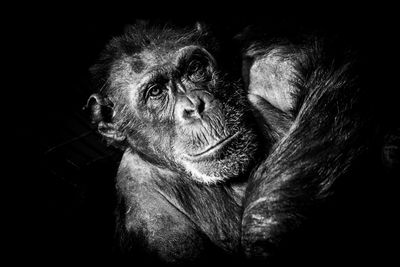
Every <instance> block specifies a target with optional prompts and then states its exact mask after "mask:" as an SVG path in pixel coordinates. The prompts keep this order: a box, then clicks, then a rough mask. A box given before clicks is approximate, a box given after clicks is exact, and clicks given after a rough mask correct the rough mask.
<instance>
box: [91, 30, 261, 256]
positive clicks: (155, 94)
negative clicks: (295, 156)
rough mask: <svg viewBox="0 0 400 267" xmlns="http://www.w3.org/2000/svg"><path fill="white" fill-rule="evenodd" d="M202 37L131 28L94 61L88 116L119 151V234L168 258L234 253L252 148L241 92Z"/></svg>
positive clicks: (254, 145)
mask: <svg viewBox="0 0 400 267" xmlns="http://www.w3.org/2000/svg"><path fill="white" fill-rule="evenodd" d="M144 32H145V34H143V33H144ZM206 35H207V34H206V33H205V32H203V30H202V29H195V30H183V31H172V30H171V31H169V30H165V29H164V30H160V29H141V28H140V27H139V26H136V28H134V27H132V28H131V29H130V30H128V32H127V33H126V34H125V35H124V36H122V37H120V38H117V39H114V40H113V41H112V42H111V43H110V44H109V45H108V47H107V48H106V51H105V53H104V54H103V57H102V58H101V59H100V61H99V63H98V64H97V65H95V66H94V67H93V68H92V70H93V73H94V75H95V79H96V80H97V81H98V82H99V86H100V87H101V88H102V89H101V91H100V92H99V93H98V94H95V95H93V96H92V97H91V103H92V110H93V121H94V122H95V123H97V125H98V130H99V132H100V133H101V134H102V135H103V136H105V137H106V138H107V140H108V141H109V142H110V143H113V144H117V145H118V146H121V147H122V148H123V149H124V150H125V153H124V156H123V158H122V160H121V164H120V168H119V172H118V175H117V189H118V192H119V194H120V199H121V203H120V207H122V208H121V211H120V213H119V217H118V218H119V220H118V221H119V225H120V228H119V229H120V230H119V232H120V236H121V237H122V239H123V240H125V241H126V240H128V241H126V242H127V243H131V241H129V240H142V242H134V243H135V244H134V245H133V246H134V247H135V249H134V250H138V249H139V248H138V247H141V248H142V249H144V250H145V251H146V253H147V254H148V253H150V254H151V255H153V254H154V255H156V257H155V258H159V259H161V260H162V261H167V262H176V261H192V260H196V259H199V258H204V257H202V256H200V255H203V254H210V253H211V254H213V253H215V251H221V253H218V255H219V256H222V255H224V254H225V253H229V254H231V253H232V252H238V250H239V240H240V238H239V231H240V218H239V216H240V202H241V200H240V199H241V198H242V196H243V189H244V186H245V180H244V179H243V178H245V177H247V176H248V172H249V170H251V167H252V165H254V163H255V160H254V159H255V157H256V155H257V153H258V150H259V146H258V145H257V144H258V143H259V140H258V139H257V138H258V137H257V135H256V132H257V130H256V129H255V128H254V125H252V123H253V120H251V119H249V118H251V113H250V109H249V108H246V107H248V102H247V101H248V100H247V99H246V96H245V92H244V90H243V88H240V87H239V86H238V85H237V84H235V83H234V82H230V81H229V80H227V79H226V75H225V74H223V73H222V72H221V70H220V69H219V67H218V65H217V62H216V59H215V58H214V57H213V56H212V55H211V53H210V52H209V51H211V48H210V49H209V48H207V47H206V45H205V44H208V45H211V46H212V44H209V43H204V42H203V41H202V38H205V37H206ZM143 38H144V39H143ZM207 42H208V41H207ZM142 43H145V44H146V45H145V46H141V44H142ZM104 74H106V75H107V76H106V77H103V76H102V75H104ZM93 100H94V101H93ZM228 178H229V181H227V182H224V183H222V182H223V181H225V180H227V179H228ZM233 181H235V182H233ZM129 236H130V237H129ZM132 236H133V237H132ZM126 242H125V244H123V245H122V246H123V247H125V248H127V247H129V246H130V245H127V244H126ZM128 250H129V249H128ZM234 258H235V257H234Z"/></svg>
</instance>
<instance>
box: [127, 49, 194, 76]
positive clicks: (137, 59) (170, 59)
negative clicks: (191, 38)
mask: <svg viewBox="0 0 400 267" xmlns="http://www.w3.org/2000/svg"><path fill="white" fill-rule="evenodd" d="M193 48H200V47H198V46H174V45H172V44H171V45H164V46H159V47H156V48H154V47H153V48H152V49H145V50H143V51H142V52H141V53H139V54H135V55H133V56H131V57H130V60H129V61H130V62H131V63H130V66H131V68H132V70H133V71H134V72H135V73H137V74H142V73H143V72H147V71H149V70H152V69H154V68H159V67H168V66H169V67H172V66H174V65H175V66H176V65H178V63H179V61H178V59H179V58H180V57H182V55H183V54H185V52H186V50H190V49H193Z"/></svg>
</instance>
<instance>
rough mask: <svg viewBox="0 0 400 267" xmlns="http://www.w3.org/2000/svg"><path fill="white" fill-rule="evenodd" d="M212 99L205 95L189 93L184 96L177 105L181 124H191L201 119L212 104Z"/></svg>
mask: <svg viewBox="0 0 400 267" xmlns="http://www.w3.org/2000/svg"><path fill="white" fill-rule="evenodd" d="M210 101H211V99H210V97H209V96H207V95H206V94H205V93H189V94H185V95H182V96H181V97H180V98H179V99H178V102H177V104H176V115H177V117H178V118H177V119H178V120H179V121H181V122H191V121H193V120H196V119H201V118H202V115H203V114H204V112H205V111H206V110H207V109H208V107H209V104H210Z"/></svg>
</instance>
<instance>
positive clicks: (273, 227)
mask: <svg viewBox="0 0 400 267" xmlns="http://www.w3.org/2000/svg"><path fill="white" fill-rule="evenodd" d="M208 38H210V36H209V34H208V33H204V32H201V31H200V32H198V31H193V30H192V31H190V30H189V31H188V30H183V31H181V30H172V29H170V28H152V29H149V28H147V26H144V27H143V26H137V27H136V28H132V29H128V32H127V34H126V35H124V36H122V37H121V38H117V39H114V40H112V41H111V43H110V44H109V45H108V46H107V48H106V50H105V53H104V54H103V55H102V57H101V59H100V62H99V63H98V64H97V65H95V66H94V68H93V69H92V70H93V72H94V79H95V81H96V82H98V88H101V89H100V94H101V95H102V97H103V98H104V99H108V98H114V101H115V99H117V100H118V101H122V99H123V98H124V96H123V95H120V94H121V93H120V92H119V91H118V90H116V89H115V88H112V87H110V86H109V84H108V83H109V75H110V68H111V65H112V63H113V62H114V61H115V60H116V59H118V58H120V57H121V56H122V55H123V54H124V55H133V54H135V53H138V52H139V53H140V51H142V49H144V48H145V47H147V46H149V45H150V43H151V42H150V41H149V40H152V41H153V42H152V44H151V45H156V46H161V47H165V45H163V44H164V43H165V42H170V41H172V43H175V44H176V45H177V46H180V47H181V46H185V45H190V44H197V45H199V46H202V47H203V48H205V49H207V51H208V52H210V53H211V54H212V55H217V54H216V53H217V52H218V51H216V50H215V49H214V48H215V47H217V46H215V40H214V39H212V38H211V39H208ZM248 47H249V48H248V49H247V50H246V52H245V55H246V56H245V61H244V72H243V73H244V74H245V77H244V81H245V83H246V84H247V85H248V84H249V77H248V76H247V74H248V73H249V71H250V67H251V65H252V64H253V62H254V61H255V60H257V59H258V58H260V57H263V56H265V55H268V54H269V53H270V52H271V51H272V50H273V49H278V50H279V53H278V56H279V57H281V58H285V59H287V60H290V62H291V63H293V72H294V73H295V75H294V78H293V80H292V81H290V82H291V84H292V85H293V86H294V88H295V90H294V91H293V92H291V95H292V98H293V103H294V105H293V107H292V108H291V109H290V110H288V111H282V110H280V109H278V108H276V107H274V106H273V105H272V104H270V103H269V102H268V100H267V99H260V103H259V105H258V104H257V105H255V104H254V103H253V106H250V104H249V103H247V104H246V105H248V106H246V108H245V110H246V111H248V110H250V109H252V110H253V111H254V115H255V117H256V118H257V121H258V124H259V126H260V128H262V130H259V132H260V133H261V134H260V136H259V147H260V148H261V151H263V153H264V154H265V153H267V151H268V154H267V155H266V156H265V157H261V156H259V155H258V156H257V157H256V158H254V159H253V164H257V166H258V167H257V168H249V169H248V173H244V174H242V176H241V177H236V179H233V180H226V181H224V182H222V183H218V184H213V185H205V184H201V183H197V182H194V181H192V180H190V179H187V177H186V176H185V175H182V173H181V172H179V171H177V169H179V168H178V167H176V166H173V165H174V163H173V162H170V163H168V164H169V165H168V164H167V165H165V163H163V162H161V161H160V159H158V158H157V157H158V156H159V155H153V154H151V153H150V154H147V153H146V151H147V150H141V151H139V152H138V155H139V157H138V158H136V159H135V160H136V164H135V160H134V161H130V162H123V163H122V165H123V164H127V165H126V166H133V165H138V166H139V167H137V168H136V167H135V171H131V170H130V169H129V168H127V167H126V166H125V165H123V166H122V165H121V167H120V172H119V174H118V176H117V188H118V192H119V194H120V200H121V201H120V207H119V212H118V214H119V215H118V221H119V231H120V238H121V240H122V244H123V245H122V246H123V247H124V249H125V250H126V252H127V253H126V254H128V255H133V257H134V258H135V257H137V256H139V254H140V253H142V252H143V253H144V255H155V256H156V257H155V258H157V259H160V260H161V261H167V262H192V261H196V262H197V261H202V260H204V261H208V260H211V258H210V257H211V256H212V257H214V256H218V257H219V258H220V259H221V260H224V261H229V259H230V260H231V261H232V262H235V261H236V260H237V259H243V254H246V256H247V257H248V258H250V259H259V258H261V259H269V258H270V256H271V255H274V254H275V253H277V252H279V250H280V249H281V248H282V246H284V245H285V244H287V243H285V241H287V240H291V238H290V236H291V235H292V233H295V232H296V231H298V229H299V228H300V226H301V225H303V223H304V222H305V221H306V220H307V218H309V217H310V214H312V213H313V211H314V210H315V208H316V207H319V206H320V205H322V204H323V203H325V202H326V199H328V197H329V196H330V195H331V194H333V192H334V188H335V185H336V183H337V180H338V179H339V178H340V179H345V178H347V177H348V176H351V175H354V172H356V170H357V167H358V164H359V162H360V161H361V159H363V155H365V152H366V147H367V145H368V142H369V139H370V138H371V137H372V136H371V135H372V131H371V125H370V124H369V122H370V121H369V115H368V112H366V109H365V107H364V106H363V92H362V91H361V90H360V84H359V80H358V77H357V69H356V68H355V65H354V64H353V63H352V62H351V60H350V59H349V58H348V57H347V56H341V55H342V54H338V53H337V51H335V53H333V54H331V53H330V52H329V51H330V50H329V49H326V46H325V45H324V43H323V42H321V41H319V40H316V39H301V41H299V42H298V41H296V42H291V41H287V40H285V41H282V40H281V39H280V40H279V41H276V40H275V41H274V42H271V41H259V40H258V41H255V42H253V41H251V42H250V43H249V45H248ZM168 49H171V51H174V50H176V49H177V48H176V47H173V46H171V47H168ZM217 59H218V57H217ZM141 64H142V63H141V62H136V63H135V64H134V66H133V70H134V71H140V70H141V69H142V68H143V66H142V65H141ZM219 82H221V83H225V80H223V79H221V80H220V81H219ZM224 93H226V91H224V90H222V94H224ZM231 93H232V94H233V97H232V96H231V97H229V96H228V94H226V95H224V96H223V97H225V98H226V99H228V100H227V102H229V101H232V102H233V101H234V100H235V99H238V100H240V99H242V98H243V94H242V93H241V91H240V89H237V92H231ZM97 102H98V103H99V101H97ZM239 102H240V103H246V102H243V100H240V101H239ZM241 105H242V104H241ZM102 106H103V108H104V107H107V105H105V104H101V103H100V106H99V105H97V108H96V109H94V111H95V112H94V121H95V122H96V123H99V122H102V121H103V116H104V115H101V112H99V109H101V108H102ZM227 106H229V105H227ZM130 112H131V111H129V110H127V109H121V110H117V113H118V114H120V115H119V116H118V117H117V120H119V121H120V123H119V125H118V129H119V130H118V132H121V131H122V132H123V130H121V129H124V128H125V129H126V128H127V127H128V126H127V125H128V123H129V124H130V125H131V126H130V128H129V127H128V128H129V129H133V127H132V125H134V126H135V127H137V128H139V129H140V128H141V127H142V126H141V122H140V121H137V120H136V118H135V117H134V116H133V115H132V114H130ZM246 116H247V114H246ZM127 118H129V119H130V120H127ZM250 120H251V123H253V122H255V121H256V120H255V119H254V118H253V119H251V118H250ZM117 124H118V123H117ZM100 126H101V125H99V128H101V127H100ZM166 127H167V126H166ZM252 127H255V126H252ZM100 131H101V129H100ZM129 134H130V135H135V133H134V132H133V131H130V132H129ZM135 138H136V139H138V141H143V142H145V141H146V140H149V139H148V138H149V137H146V136H140V135H139V134H137V136H136V137H135ZM110 140H112V141H111V142H112V143H115V140H118V143H119V144H121V141H122V144H124V146H125V147H126V146H127V143H124V140H126V139H125V138H119V139H118V138H111V139H110ZM261 140H263V141H261ZM136 145H137V146H143V147H146V146H147V145H148V144H146V143H140V142H139V143H137V144H136ZM128 150H129V149H128ZM154 159H156V160H154ZM167 161H168V160H167ZM158 165H161V166H169V167H168V168H167V169H169V171H167V172H165V173H160V172H159V171H158V169H157V168H156V167H157V166H158ZM124 166H125V167H124ZM143 166H144V167H143ZM171 171H172V172H171ZM251 171H252V175H249V172H251ZM247 177H249V178H248V179H247ZM139 180H140V181H141V182H138V181H139ZM247 182H248V186H246V184H247ZM238 188H239V189H241V190H243V189H244V188H245V197H244V199H243V195H242V194H240V193H237V192H235V189H238ZM239 191H240V190H239ZM127 207H130V208H129V210H127ZM147 209H148V210H153V209H154V210H155V211H156V212H155V213H151V214H147V213H146V210H147ZM157 212H159V213H160V214H159V215H155V214H158V213H157ZM163 213H165V214H164V215H163ZM144 214H147V215H146V216H150V217H146V216H144ZM152 220H155V221H157V223H155V224H151V225H150V226H149V225H148V223H149V222H150V221H151V223H153V221H152ZM127 224H131V225H133V226H132V227H131V228H129V229H130V230H127V228H128V227H127ZM176 225H181V226H182V228H179V227H178V229H176V228H174V227H175V226H176ZM169 226H170V228H168V227H169ZM149 231H153V232H151V233H150V232H149ZM210 255H211V256H210ZM236 263H237V262H236Z"/></svg>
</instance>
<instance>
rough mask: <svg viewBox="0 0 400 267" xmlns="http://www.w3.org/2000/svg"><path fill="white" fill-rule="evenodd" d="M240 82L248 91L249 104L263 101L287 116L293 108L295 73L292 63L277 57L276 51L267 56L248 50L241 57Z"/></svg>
mask: <svg viewBox="0 0 400 267" xmlns="http://www.w3.org/2000/svg"><path fill="white" fill-rule="evenodd" d="M242 66H243V67H242V74H243V80H244V82H245V85H246V87H247V90H248V94H249V100H250V101H251V102H252V103H253V104H254V105H256V103H255V101H254V100H255V99H260V98H261V99H264V100H266V101H268V102H269V103H270V104H271V105H272V106H274V107H275V108H277V109H279V110H281V111H284V112H288V111H289V110H291V109H292V108H293V106H294V103H295V99H294V97H293V96H294V92H295V90H296V87H295V86H294V85H293V83H292V82H293V80H294V78H295V69H294V64H293V62H292V60H290V59H289V58H284V57H283V56H281V55H280V51H279V49H278V48H277V49H272V50H270V51H269V52H268V53H267V54H262V53H261V54H260V53H258V51H257V49H255V48H250V49H248V50H247V51H246V53H245V54H244V56H243V65H242Z"/></svg>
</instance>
